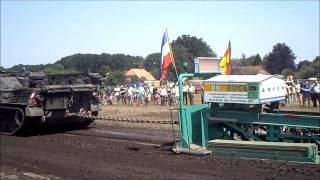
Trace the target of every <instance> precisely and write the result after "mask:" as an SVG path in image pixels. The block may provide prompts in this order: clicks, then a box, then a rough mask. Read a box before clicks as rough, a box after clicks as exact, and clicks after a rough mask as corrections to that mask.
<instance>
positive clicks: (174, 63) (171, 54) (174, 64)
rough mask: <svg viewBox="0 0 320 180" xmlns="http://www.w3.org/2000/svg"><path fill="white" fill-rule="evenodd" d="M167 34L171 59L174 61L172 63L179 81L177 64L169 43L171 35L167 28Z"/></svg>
mask: <svg viewBox="0 0 320 180" xmlns="http://www.w3.org/2000/svg"><path fill="white" fill-rule="evenodd" d="M166 33H167V40H168V43H169V49H170V57H171V59H172V63H173V66H174V69H175V71H176V76H177V80H178V71H177V67H176V62H175V61H174V57H173V53H172V48H171V43H170V41H169V35H168V31H167V28H166Z"/></svg>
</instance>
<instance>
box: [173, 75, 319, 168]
mask: <svg viewBox="0 0 320 180" xmlns="http://www.w3.org/2000/svg"><path fill="white" fill-rule="evenodd" d="M193 76H194V74H191V73H188V74H180V75H179V78H178V82H179V95H180V111H179V121H180V123H179V126H180V143H179V144H178V147H176V148H178V149H180V150H182V149H184V150H188V149H189V152H191V151H190V149H192V147H193V146H194V145H196V147H201V148H202V149H206V150H209V151H213V152H220V153H221V154H223V155H227V156H239V157H248V158H251V157H253V158H262V159H264V158H266V159H282V160H291V161H302V162H313V163H319V156H318V149H317V148H316V149H314V148H313V147H314V146H313V145H312V144H311V146H310V147H309V146H308V147H306V148H305V150H304V151H305V153H304V154H305V157H298V156H294V155H279V154H273V155H272V154H271V155H270V154H268V153H261V152H252V153H249V154H248V153H245V152H241V151H237V150H233V151H232V152H231V151H227V150H223V151H219V150H218V149H215V148H209V147H208V146H210V145H208V142H209V141H210V140H214V139H230V140H234V135H235V133H237V134H238V135H240V136H241V139H242V140H251V141H252V140H253V141H255V143H257V144H259V142H262V141H267V142H270V143H274V142H278V143H280V144H281V143H282V142H281V141H284V140H287V139H289V140H293V141H298V142H299V141H302V142H312V143H315V144H317V145H318V146H319V147H320V139H319V137H318V136H317V135H315V134H312V133H310V134H307V135H296V134H286V133H284V132H282V129H283V128H284V127H290V128H294V129H295V128H296V129H303V130H305V131H312V130H314V129H316V130H319V129H320V115H319V116H317V115H299V114H292V113H288V112H286V113H276V112H274V113H264V112H262V105H255V106H254V107H252V106H251V107H250V105H242V104H226V105H225V106H226V107H228V108H230V109H228V108H224V107H223V106H224V105H221V104H218V103H209V104H202V105H191V106H186V105H184V98H183V91H182V80H183V79H184V78H190V77H193ZM244 127H245V128H244ZM247 127H249V128H250V127H252V128H261V129H263V130H264V131H266V132H267V134H266V135H265V137H263V138H261V137H259V136H256V135H255V132H252V131H251V132H250V131H247V130H246V128H247ZM251 144H252V143H251ZM280 144H279V145H280ZM272 145H274V144H272ZM275 145H277V144H275ZM317 145H315V146H317ZM192 152H196V151H194V149H193V150H192ZM195 154H196V153H195Z"/></svg>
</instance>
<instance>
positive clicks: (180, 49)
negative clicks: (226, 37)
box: [168, 35, 217, 80]
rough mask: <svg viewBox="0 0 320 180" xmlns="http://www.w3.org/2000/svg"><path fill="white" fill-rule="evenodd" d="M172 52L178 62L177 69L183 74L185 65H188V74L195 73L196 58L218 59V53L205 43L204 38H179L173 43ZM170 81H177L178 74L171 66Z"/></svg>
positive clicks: (186, 36)
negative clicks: (194, 60)
mask: <svg viewBox="0 0 320 180" xmlns="http://www.w3.org/2000/svg"><path fill="white" fill-rule="evenodd" d="M172 51H173V55H174V59H175V62H176V67H177V71H178V73H179V74H180V73H183V72H184V68H183V63H184V62H186V63H188V69H187V72H193V71H194V62H193V59H194V58H195V57H201V56H202V57H216V56H217V55H216V53H215V52H214V51H213V50H212V49H211V47H210V46H209V45H208V44H207V43H206V42H205V41H203V39H202V38H197V37H195V36H190V35H182V36H179V37H178V38H177V39H176V40H174V41H173V42H172ZM168 79H169V80H176V79H177V78H176V74H175V70H174V67H173V66H172V65H171V66H170V70H169V72H168Z"/></svg>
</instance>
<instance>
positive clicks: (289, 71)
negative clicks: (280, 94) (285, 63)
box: [281, 68, 294, 76]
mask: <svg viewBox="0 0 320 180" xmlns="http://www.w3.org/2000/svg"><path fill="white" fill-rule="evenodd" d="M281 74H282V75H284V76H289V75H294V73H293V71H292V70H291V69H288V68H286V69H283V70H282V71H281Z"/></svg>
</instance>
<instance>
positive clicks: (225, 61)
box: [220, 41, 231, 75]
mask: <svg viewBox="0 0 320 180" xmlns="http://www.w3.org/2000/svg"><path fill="white" fill-rule="evenodd" d="M230 57H231V44H230V41H229V45H228V49H227V50H226V52H225V53H224V56H223V57H222V59H221V61H220V68H221V72H222V74H227V75H229V74H231V64H230Z"/></svg>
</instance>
